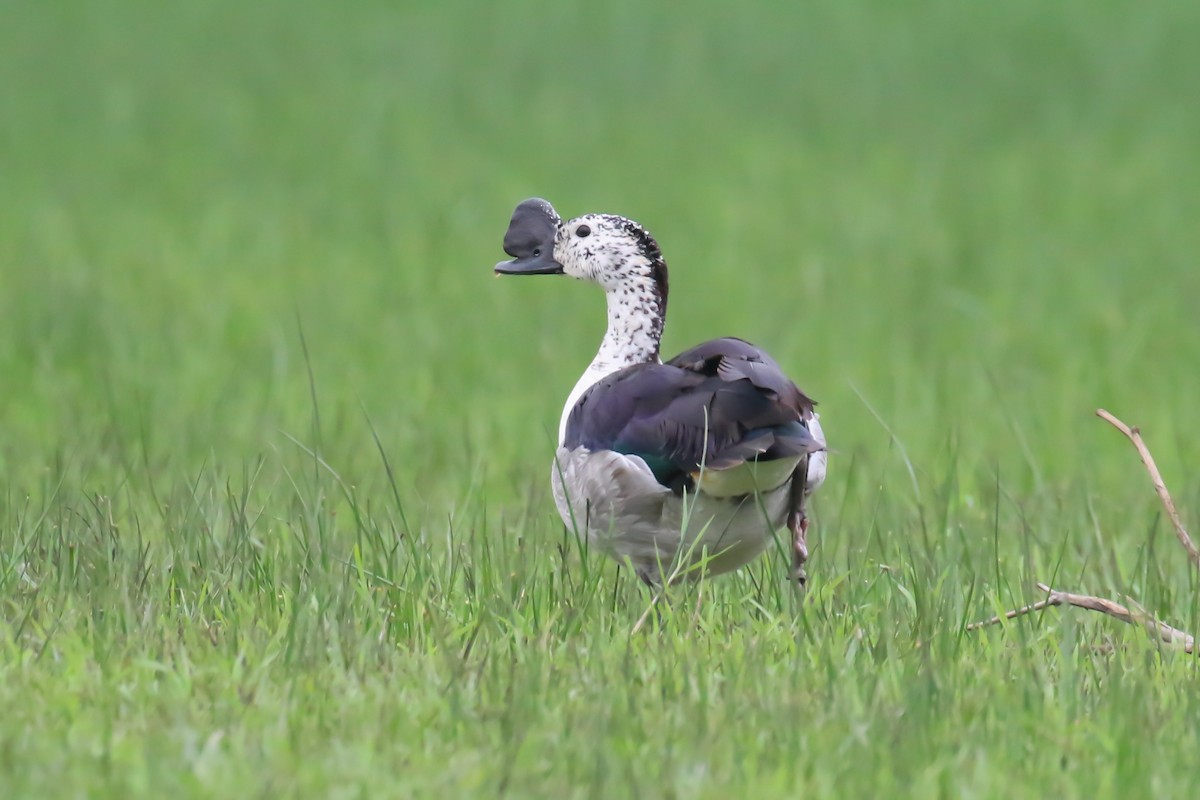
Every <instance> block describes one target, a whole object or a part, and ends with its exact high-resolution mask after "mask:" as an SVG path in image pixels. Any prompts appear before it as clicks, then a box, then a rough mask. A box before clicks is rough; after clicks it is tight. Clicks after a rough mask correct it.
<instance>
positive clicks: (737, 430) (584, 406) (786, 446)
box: [564, 338, 821, 488]
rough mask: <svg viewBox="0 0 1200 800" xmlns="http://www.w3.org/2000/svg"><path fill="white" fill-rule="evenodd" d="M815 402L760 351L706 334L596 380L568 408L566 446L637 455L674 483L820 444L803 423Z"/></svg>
mask: <svg viewBox="0 0 1200 800" xmlns="http://www.w3.org/2000/svg"><path fill="white" fill-rule="evenodd" d="M813 405H814V404H813V401H812V400H810V399H809V398H808V397H807V396H805V395H804V393H803V392H801V391H800V390H799V389H798V388H796V385H795V384H794V383H792V382H791V381H790V380H788V378H787V376H786V375H784V374H783V372H782V371H781V370H780V369H779V365H778V364H776V363H775V361H774V360H773V359H771V357H770V356H768V355H767V354H766V353H764V352H763V351H762V350H759V349H758V348H757V347H755V346H754V345H751V344H749V343H748V342H744V341H742V340H740V339H731V338H727V339H713V340H711V341H708V342H705V343H703V344H701V345H698V346H696V347H693V348H692V349H690V350H687V351H685V352H683V353H680V354H679V355H678V356H676V357H675V358H673V359H671V360H670V361H668V362H667V363H665V364H635V365H633V366H630V367H626V368H625V369H623V370H620V371H619V372H615V373H613V374H612V375H609V376H607V377H605V378H604V379H602V380H600V381H598V382H597V383H596V384H595V385H594V386H592V387H591V388H590V389H588V391H587V392H585V393H584V394H583V396H582V397H580V398H579V401H578V402H577V403H576V404H575V407H574V408H573V409H572V410H571V414H570V416H569V417H568V419H567V428H566V435H565V439H564V445H565V446H566V447H568V448H575V447H579V446H583V447H586V448H588V449H589V450H592V451H596V450H615V451H617V452H619V453H625V454H629V455H638V456H640V457H642V458H643V459H644V460H645V461H646V463H647V464H648V465H649V466H650V468H651V470H653V472H654V474H655V477H656V478H657V479H658V480H659V482H660V483H662V484H663V485H665V486H672V487H673V488H674V487H675V486H676V485H677V484H678V481H679V480H680V478H681V477H682V478H686V476H688V475H690V474H691V473H693V472H695V471H696V470H698V469H700V467H701V466H702V465H703V466H704V467H705V468H706V469H727V468H729V467H733V466H736V465H738V464H740V463H743V462H745V461H749V460H753V459H756V458H757V459H759V460H770V459H775V458H786V457H792V456H796V455H801V454H804V453H812V452H815V451H817V450H819V449H821V447H820V445H819V444H818V443H817V442H816V441H815V440H814V439H813V438H812V436H811V435H809V433H808V427H807V425H806V424H805V423H806V421H807V420H809V419H811V417H812V413H813Z"/></svg>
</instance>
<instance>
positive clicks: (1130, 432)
mask: <svg viewBox="0 0 1200 800" xmlns="http://www.w3.org/2000/svg"><path fill="white" fill-rule="evenodd" d="M1096 416H1097V417H1099V418H1100V419H1102V420H1104V421H1105V422H1107V423H1108V424H1109V425H1112V426H1113V427H1114V428H1116V429H1117V430H1119V431H1120V432H1121V433H1123V434H1125V436H1126V438H1128V439H1129V441H1131V442H1133V446H1134V447H1136V448H1137V451H1138V455H1139V456H1141V459H1142V463H1143V464H1145V465H1146V471H1147V472H1149V473H1150V480H1152V481H1153V482H1154V491H1155V492H1157V493H1158V499H1159V500H1161V501H1162V504H1163V508H1165V509H1166V510H1167V516H1168V517H1170V518H1171V524H1172V525H1173V526H1174V527H1175V535H1176V536H1177V537H1178V538H1179V543H1180V544H1182V545H1183V549H1184V550H1187V554H1188V558H1189V559H1191V561H1192V565H1193V566H1194V567H1195V568H1196V569H1200V548H1198V547H1196V543H1195V542H1193V541H1192V537H1191V536H1188V532H1187V529H1186V528H1184V527H1183V523H1182V522H1181V521H1180V520H1179V512H1178V511H1176V510H1175V503H1174V501H1173V500H1171V493H1170V492H1168V491H1167V485H1166V484H1165V483H1163V479H1162V473H1160V472H1159V471H1158V465H1157V464H1155V463H1154V456H1152V455H1150V448H1149V447H1146V443H1145V442H1143V441H1142V432H1141V431H1140V430H1138V428H1137V427H1136V426H1135V427H1132V428H1131V427H1129V426H1128V425H1126V424H1125V423H1124V422H1121V420H1119V419H1117V418H1116V417H1114V416H1113V415H1112V414H1110V413H1108V412H1107V411H1105V410H1104V409H1103V408H1098V409H1096Z"/></svg>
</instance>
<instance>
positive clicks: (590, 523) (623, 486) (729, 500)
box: [550, 418, 826, 581]
mask: <svg viewBox="0 0 1200 800" xmlns="http://www.w3.org/2000/svg"><path fill="white" fill-rule="evenodd" d="M810 430H811V431H812V433H813V436H814V437H815V438H816V439H817V440H818V441H820V442H821V443H824V441H825V437H824V435H823V433H822V431H821V426H820V423H819V422H817V421H816V419H815V418H814V419H813V420H811V421H810ZM797 463H798V459H788V460H781V461H776V462H764V463H763V464H760V465H758V466H757V468H755V467H754V465H747V467H744V468H738V469H737V470H725V471H723V473H724V474H722V473H716V472H709V473H702V474H701V475H700V476H699V477H700V480H699V482H698V484H699V486H700V488H701V491H698V492H693V493H690V494H689V493H686V492H685V493H684V495H683V496H682V497H677V496H676V495H674V494H672V493H671V491H670V490H669V489H667V488H666V487H664V486H662V485H661V484H659V483H658V481H657V480H656V479H655V478H654V475H653V473H652V472H651V471H650V468H649V467H648V466H647V465H646V462H645V461H643V460H642V459H641V458H639V457H637V456H627V455H622V454H621V453H616V452H613V451H610V450H603V451H599V452H595V453H593V452H590V451H588V450H587V449H585V448H582V447H581V448H576V449H574V450H568V449H566V448H563V447H560V448H559V449H558V452H557V454H556V458H555V463H554V464H553V465H552V468H551V479H550V480H551V486H552V488H553V492H554V503H555V505H556V506H557V507H558V513H559V516H561V517H562V520H563V524H564V525H566V526H567V527H568V528H569V529H571V530H573V531H575V532H576V533H577V534H578V535H580V536H581V537H584V536H586V540H587V542H588V544H589V545H590V546H591V547H593V548H595V549H598V550H601V551H602V552H605V553H607V554H608V555H611V556H613V557H615V558H616V559H617V560H618V561H623V562H624V561H628V562H629V563H630V564H631V565H632V566H633V568H634V569H635V570H636V571H637V572H638V573H639V574H642V575H645V576H647V577H649V578H651V579H652V580H655V581H669V580H674V579H677V578H679V577H683V576H689V577H694V576H696V575H698V574H700V572H701V569H700V567H703V570H704V571H706V572H707V573H709V574H719V573H722V572H729V571H731V570H735V569H737V568H738V567H741V566H743V565H744V564H747V563H749V562H750V561H752V560H753V559H755V558H756V557H758V555H759V554H761V553H762V552H763V551H764V550H765V549H766V548H767V546H768V545H769V544H770V543H771V542H772V541H773V540H774V534H775V532H776V531H777V530H779V529H780V528H782V527H784V524H785V522H786V517H787V513H788V498H789V494H790V483H791V482H790V475H791V474H792V471H793V470H794V469H795V467H796V464H797ZM825 465H826V454H825V452H824V451H821V452H819V453H814V454H813V455H812V456H811V457H810V458H809V464H808V475H807V477H808V480H807V482H806V483H807V486H806V487H805V488H806V493H811V492H813V491H814V490H816V489H817V487H819V486H820V485H821V483H822V482H824V480H825ZM751 485H753V486H755V487H757V488H758V491H757V492H755V493H751V494H748V495H747V494H742V493H741V492H733V491H730V487H749V486H751ZM705 489H707V490H710V491H714V492H716V493H718V494H720V495H722V496H720V497H718V496H713V495H712V494H709V493H707V492H706V491H704V490H705ZM729 494H733V495H735V496H733V497H729V496H727V495H729Z"/></svg>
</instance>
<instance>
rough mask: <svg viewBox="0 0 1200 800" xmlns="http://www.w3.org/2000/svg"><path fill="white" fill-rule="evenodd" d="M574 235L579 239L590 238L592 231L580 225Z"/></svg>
mask: <svg viewBox="0 0 1200 800" xmlns="http://www.w3.org/2000/svg"><path fill="white" fill-rule="evenodd" d="M575 235H576V236H578V237H579V238H580V239H582V238H583V237H585V236H591V235H592V229H591V228H589V227H588V226H587V225H580V226H579V227H578V228H576V229H575Z"/></svg>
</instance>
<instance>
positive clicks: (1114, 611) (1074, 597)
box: [967, 583, 1197, 654]
mask: <svg viewBox="0 0 1200 800" xmlns="http://www.w3.org/2000/svg"><path fill="white" fill-rule="evenodd" d="M1038 588H1039V589H1041V590H1042V591H1043V592H1045V593H1046V599H1045V600H1039V601H1037V602H1036V603H1033V604H1031V605H1027V606H1023V607H1021V608H1014V609H1013V610H1012V611H1007V612H1005V613H1004V614H1002V615H999V616H995V617H992V618H991V619H987V620H983V621H982V622H972V623H971V624H970V625H968V626H967V630H969V631H977V630H979V629H980V628H986V627H988V626H989V625H999V624H1000V623H1001V622H1003V621H1004V620H1006V619H1016V618H1017V617H1023V616H1025V615H1026V614H1032V613H1033V612H1035V611H1041V610H1042V609H1043V608H1049V607H1050V606H1075V607H1076V608H1086V609H1088V610H1089V611H1099V612H1100V613H1101V614H1107V615H1108V616H1110V617H1112V618H1114V619H1119V620H1121V621H1122V622H1127V623H1129V624H1130V625H1141V626H1142V627H1143V628H1145V629H1146V631H1147V632H1149V633H1150V634H1151V635H1152V636H1156V637H1158V638H1159V639H1161V640H1162V641H1164V642H1166V643H1167V644H1172V645H1175V646H1177V647H1179V648H1180V649H1182V650H1183V652H1185V653H1192V654H1195V653H1196V652H1197V651H1196V639H1195V637H1194V636H1192V635H1191V634H1190V633H1188V632H1187V631H1181V630H1179V629H1178V628H1172V627H1171V626H1170V625H1168V624H1167V623H1165V622H1161V621H1159V620H1157V619H1155V618H1154V617H1153V616H1151V615H1150V614H1149V613H1148V612H1147V611H1146V609H1144V608H1142V607H1141V606H1139V605H1137V604H1136V603H1133V601H1132V600H1131V601H1130V603H1131V604H1132V605H1133V606H1134V607H1133V608H1132V609H1131V608H1128V607H1126V606H1123V605H1121V604H1120V603H1118V602H1116V601H1115V600H1109V599H1108V598H1105V597H1095V596H1094V595H1090V594H1075V593H1074V592H1060V591H1058V590H1057V589H1051V588H1050V587H1049V586H1047V585H1046V584H1044V583H1039V584H1038Z"/></svg>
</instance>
